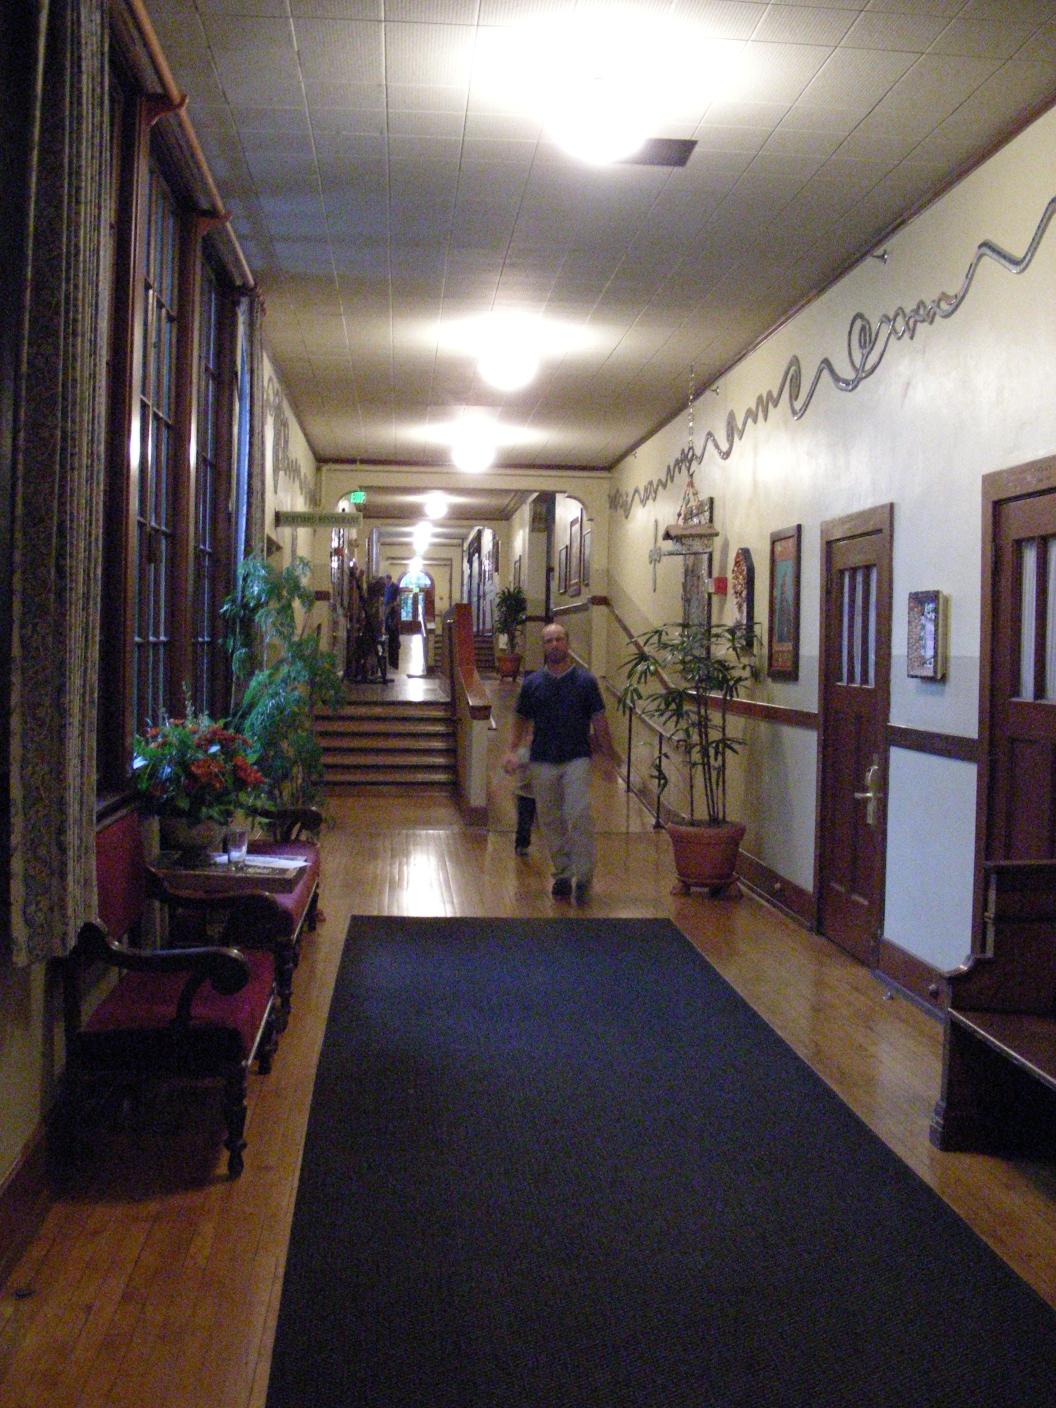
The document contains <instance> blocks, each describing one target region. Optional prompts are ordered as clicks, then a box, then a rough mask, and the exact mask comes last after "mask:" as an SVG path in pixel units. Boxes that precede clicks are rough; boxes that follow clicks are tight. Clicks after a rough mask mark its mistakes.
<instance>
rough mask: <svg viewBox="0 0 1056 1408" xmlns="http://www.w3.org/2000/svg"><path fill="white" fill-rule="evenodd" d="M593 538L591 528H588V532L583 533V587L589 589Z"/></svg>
mask: <svg viewBox="0 0 1056 1408" xmlns="http://www.w3.org/2000/svg"><path fill="white" fill-rule="evenodd" d="M592 536H593V535H592V533H591V530H590V527H589V526H588V527H587V528H586V530H585V531H584V533H583V574H582V575H583V585H584V586H585V587H589V586H590V540H591V537H592Z"/></svg>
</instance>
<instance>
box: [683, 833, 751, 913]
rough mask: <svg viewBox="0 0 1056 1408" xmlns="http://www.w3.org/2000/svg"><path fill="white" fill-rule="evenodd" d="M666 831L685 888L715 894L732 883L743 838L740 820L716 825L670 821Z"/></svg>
mask: <svg viewBox="0 0 1056 1408" xmlns="http://www.w3.org/2000/svg"><path fill="white" fill-rule="evenodd" d="M667 834H668V835H669V836H670V837H671V847H672V850H673V851H674V853H675V874H676V875H677V876H678V879H679V882H680V884H681V886H682V888H683V889H684V890H688V889H690V888H691V887H693V886H697V887H700V888H703V889H706V890H708V891H710V893H711V894H713V895H716V894H719V893H720V892H721V891H722V890H724V889H725V888H726V887H727V885H729V884H730V883H731V882H732V880H733V878H734V875H735V873H736V867H737V852H738V851H739V850H740V846H741V841H742V839H743V837H744V827H743V826H742V825H741V823H740V822H739V821H723V822H720V823H719V825H718V826H678V825H677V824H676V823H674V822H670V821H669V822H668V824H667Z"/></svg>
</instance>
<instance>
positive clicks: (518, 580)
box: [513, 557, 521, 587]
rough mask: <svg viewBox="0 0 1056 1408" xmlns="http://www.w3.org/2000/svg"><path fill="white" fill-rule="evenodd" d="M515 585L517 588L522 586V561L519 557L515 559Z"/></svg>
mask: <svg viewBox="0 0 1056 1408" xmlns="http://www.w3.org/2000/svg"><path fill="white" fill-rule="evenodd" d="M513 585H514V586H515V587H519V586H520V585H521V559H520V558H519V557H515V558H514V559H513Z"/></svg>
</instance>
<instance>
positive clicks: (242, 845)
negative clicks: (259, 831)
mask: <svg viewBox="0 0 1056 1408" xmlns="http://www.w3.org/2000/svg"><path fill="white" fill-rule="evenodd" d="M248 845H249V832H248V830H247V829H246V827H244V826H230V827H228V831H227V863H228V865H230V866H233V867H234V868H235V869H236V870H237V869H239V868H240V867H241V866H243V865H245V863H246V849H247V847H248Z"/></svg>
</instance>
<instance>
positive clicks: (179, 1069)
mask: <svg viewBox="0 0 1056 1408" xmlns="http://www.w3.org/2000/svg"><path fill="white" fill-rule="evenodd" d="M96 874H97V879H98V886H99V910H100V917H101V919H102V924H95V923H88V924H85V925H84V926H83V927H82V929H81V931H80V934H79V935H78V939H77V943H76V945H75V947H74V949H73V951H72V952H71V953H70V954H69V956H68V957H67V958H66V959H65V960H64V964H63V971H64V1000H65V1016H66V1076H65V1091H64V1124H65V1129H66V1133H67V1136H68V1142H73V1141H75V1140H76V1139H77V1138H78V1137H79V1135H80V1133H81V1132H82V1125H83V1120H84V1114H85V1108H86V1101H87V1098H88V1095H89V1093H90V1091H91V1090H92V1089H93V1088H94V1087H97V1086H99V1085H101V1084H105V1085H107V1086H114V1085H116V1086H124V1087H128V1088H131V1087H142V1086H144V1085H148V1084H156V1083H159V1082H160V1083H170V1082H174V1081H175V1082H184V1081H189V1082H195V1083H198V1082H210V1083H213V1082H215V1083H219V1084H220V1085H221V1087H222V1090H223V1104H224V1117H225V1121H226V1125H227V1133H226V1138H225V1140H224V1144H225V1147H226V1148H227V1151H228V1173H229V1174H230V1176H231V1177H232V1178H237V1177H238V1175H239V1174H240V1173H241V1172H242V1167H243V1158H242V1150H243V1149H244V1148H245V1139H244V1137H243V1135H244V1131H245V1122H246V1082H247V1074H248V1071H249V1068H250V1065H251V1063H252V1062H253V1061H254V1060H256V1061H257V1064H258V1069H259V1070H260V1071H261V1073H262V1074H264V1073H266V1072H267V1071H268V1070H269V1069H270V1066H271V1059H272V1056H273V1054H274V1050H275V1043H276V1034H277V1022H276V1015H277V1003H276V994H275V972H276V969H275V954H274V948H273V947H272V946H269V945H267V944H263V945H258V946H257V947H254V948H246V949H243V950H240V949H238V948H235V947H233V946H231V945H230V944H229V943H228V944H223V945H209V946H195V947H181V948H165V949H154V950H146V949H141V948H136V947H134V946H130V945H127V944H125V943H119V942H116V941H115V940H114V939H112V938H111V937H110V934H111V933H112V934H116V935H117V936H118V938H119V939H122V940H124V939H128V938H132V939H135V938H136V937H137V935H138V930H139V928H140V925H141V919H142V915H143V905H144V900H145V898H146V892H147V878H148V870H147V867H146V864H145V862H144V858H143V843H142V834H141V829H140V819H139V816H138V814H137V813H136V812H129V813H126V814H125V815H124V816H121V817H119V818H118V819H117V820H115V821H113V822H111V823H110V824H109V825H108V826H106V827H104V828H102V829H101V830H100V831H99V832H98V833H97V836H96ZM257 899H258V897H257V896H255V895H249V896H244V897H241V900H240V901H239V902H235V903H233V904H231V905H230V906H229V907H228V916H227V917H228V923H227V926H226V930H225V938H227V937H229V936H230V935H231V934H233V933H235V932H237V930H238V929H239V927H240V926H241V927H243V928H249V927H252V921H253V913H254V910H255V907H256V905H255V902H256V901H257ZM242 901H245V902H246V903H243V902H242ZM108 931H109V932H108ZM99 963H101V964H105V965H107V966H109V967H113V968H115V969H117V970H118V971H119V972H120V974H121V976H120V978H119V979H118V981H117V983H116V984H115V985H114V986H113V987H112V988H111V989H110V991H109V992H108V993H107V994H106V995H105V996H104V997H103V999H102V1000H101V1001H100V1002H99V1004H98V1006H97V1007H96V1008H95V1010H94V1011H93V1012H92V1013H91V1014H90V1015H89V1016H88V1017H87V1019H84V1017H83V1014H82V977H83V974H84V971H85V969H86V968H87V967H90V966H91V965H94V964H99Z"/></svg>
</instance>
